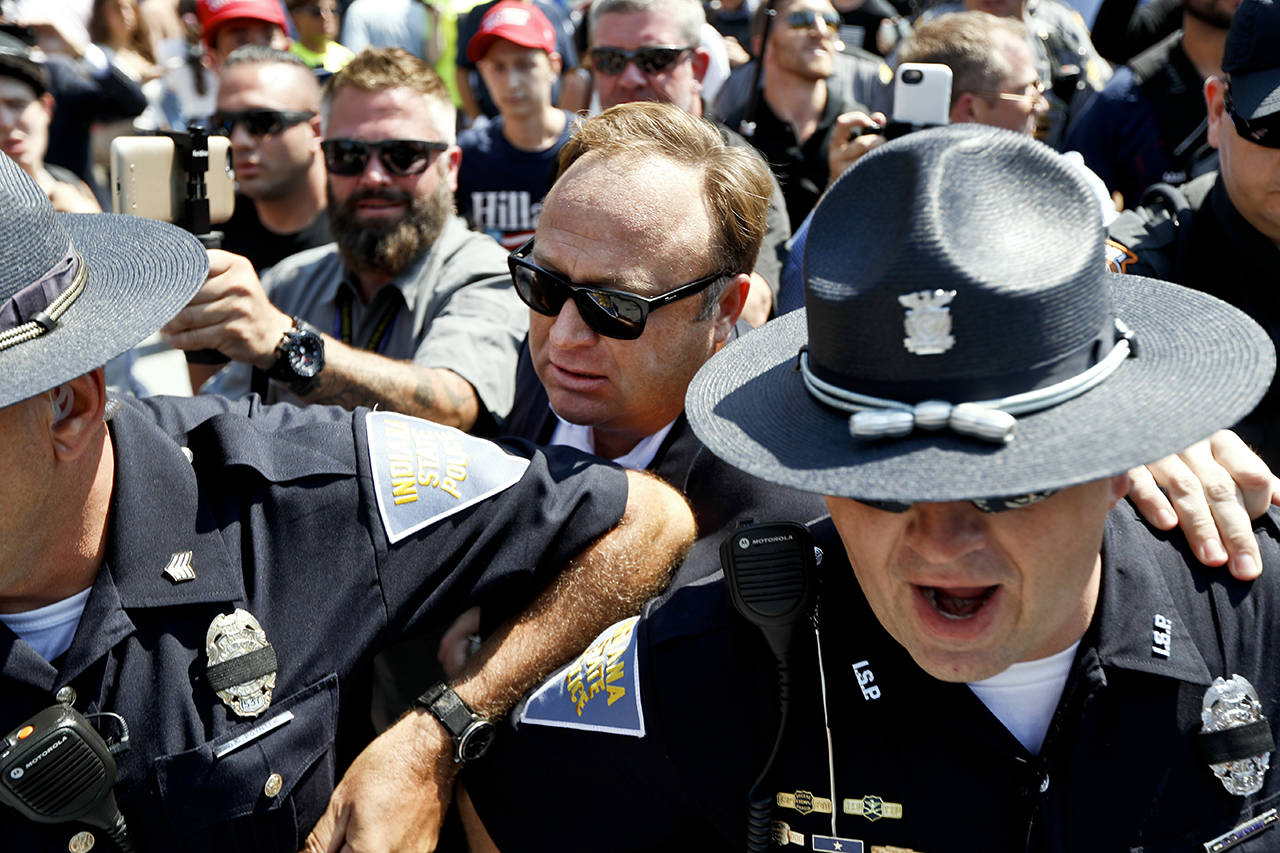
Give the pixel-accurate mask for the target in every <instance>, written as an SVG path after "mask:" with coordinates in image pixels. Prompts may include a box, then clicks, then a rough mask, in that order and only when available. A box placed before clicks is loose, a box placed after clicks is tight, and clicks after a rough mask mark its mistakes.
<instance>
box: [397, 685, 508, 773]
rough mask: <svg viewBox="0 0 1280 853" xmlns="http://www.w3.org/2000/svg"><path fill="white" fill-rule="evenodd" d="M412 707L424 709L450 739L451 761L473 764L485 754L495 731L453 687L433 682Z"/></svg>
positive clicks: (496, 731)
mask: <svg viewBox="0 0 1280 853" xmlns="http://www.w3.org/2000/svg"><path fill="white" fill-rule="evenodd" d="M413 704H414V705H415V706H416V707H418V708H425V709H426V710H428V711H430V712H431V715H432V716H433V717H435V718H436V719H437V720H439V721H440V725H442V726H444V728H445V731H447V732H448V733H449V734H450V735H452V736H453V760H454V761H456V762H458V763H459V764H464V763H466V762H468V761H474V760H475V759H477V758H479V757H480V756H482V755H484V754H485V751H486V750H488V749H489V744H491V743H493V738H494V736H495V735H496V734H497V733H498V730H497V729H496V728H495V727H494V725H493V723H492V722H491V721H489V720H486V719H485V718H484V717H481V716H480V715H479V714H477V713H476V712H475V711H472V710H471V708H470V707H468V706H467V703H466V702H463V701H462V697H460V696H459V695H458V694H457V693H454V692H453V688H451V687H450V686H449V685H447V684H445V683H444V682H443V681H437V682H436V683H435V684H433V685H431V686H430V687H428V688H427V692H426V693H423V694H422V695H421V696H419V697H418V698H417V699H415V700H414V702H413Z"/></svg>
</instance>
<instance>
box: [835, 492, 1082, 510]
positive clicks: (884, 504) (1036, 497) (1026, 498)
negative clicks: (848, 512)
mask: <svg viewBox="0 0 1280 853" xmlns="http://www.w3.org/2000/svg"><path fill="white" fill-rule="evenodd" d="M1057 493H1058V490H1057V489H1050V490H1049V491H1047V492H1032V493H1030V494H1027V495H1017V496H1015V497H1008V498H975V499H973V500H971V501H969V503H971V504H973V505H974V506H975V507H977V508H978V509H979V510H981V511H982V512H986V513H996V512H1007V511H1009V510H1011V509H1022V508H1023V507H1024V506H1031V505H1032V504H1038V503H1040V501H1043V500H1047V499H1048V498H1051V497H1053V496H1054V495H1056V494H1057ZM854 500H857V501H858V503H861V504H866V505H867V506H869V507H871V508H872V509H878V510H880V511H881V512H892V513H904V512H906V511H907V510H909V509H911V506H912V505H911V504H910V503H908V502H905V501H864V500H858V499H857V498H854Z"/></svg>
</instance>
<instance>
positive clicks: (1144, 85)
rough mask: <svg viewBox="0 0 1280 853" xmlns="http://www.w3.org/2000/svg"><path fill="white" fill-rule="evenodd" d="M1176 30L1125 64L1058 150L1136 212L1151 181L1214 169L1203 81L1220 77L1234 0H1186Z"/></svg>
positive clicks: (1170, 180) (1174, 181)
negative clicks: (1077, 156) (1078, 160)
mask: <svg viewBox="0 0 1280 853" xmlns="http://www.w3.org/2000/svg"><path fill="white" fill-rule="evenodd" d="M1181 6H1182V26H1181V28H1180V29H1179V30H1178V31H1177V32H1174V33H1172V34H1170V35H1169V36H1168V37H1166V38H1162V39H1161V40H1160V41H1159V43H1157V44H1155V45H1153V46H1152V47H1150V48H1148V49H1147V50H1144V51H1143V52H1142V53H1141V54H1139V55H1138V56H1135V57H1133V58H1132V59H1131V60H1129V64H1128V65H1126V66H1124V67H1123V68H1117V69H1116V73H1115V75H1114V76H1112V78H1111V80H1110V81H1108V83H1107V85H1106V86H1105V87H1103V89H1102V91H1101V92H1099V93H1098V94H1097V96H1096V97H1094V98H1093V99H1092V100H1091V101H1089V102H1088V104H1086V105H1085V107H1084V108H1083V109H1082V110H1081V111H1080V115H1079V116H1077V117H1076V119H1075V120H1074V121H1072V122H1071V126H1070V127H1068V128H1067V136H1066V141H1065V144H1064V147H1065V148H1066V149H1067V150H1068V151H1079V152H1080V153H1081V154H1082V155H1083V156H1084V159H1085V163H1087V164H1088V165H1089V168H1091V169H1093V170H1094V171H1095V172H1097V173H1098V175H1099V176H1100V177H1101V178H1102V179H1103V180H1104V181H1106V182H1107V186H1109V187H1111V188H1112V189H1113V190H1114V191H1115V192H1117V193H1119V194H1120V195H1121V197H1122V198H1123V199H1124V204H1125V207H1137V206H1138V205H1139V204H1141V202H1142V196H1143V193H1144V192H1145V191H1146V189H1147V187H1149V186H1151V185H1152V184H1158V183H1166V184H1181V183H1185V182H1186V181H1189V180H1191V179H1192V178H1195V177H1198V176H1200V175H1203V174H1205V173H1206V172H1210V171H1213V170H1214V169H1216V168H1217V166H1218V152H1217V151H1216V150H1215V149H1214V148H1213V146H1211V145H1210V144H1209V137H1208V122H1207V121H1206V111H1205V102H1204V81H1205V79H1206V78H1208V77H1212V76H1218V77H1220V76H1221V75H1222V52H1223V49H1224V48H1225V46H1226V42H1227V30H1228V28H1230V26H1231V18H1232V17H1233V16H1234V15H1235V11H1236V6H1237V2H1236V0H1187V2H1186V3H1183V4H1181Z"/></svg>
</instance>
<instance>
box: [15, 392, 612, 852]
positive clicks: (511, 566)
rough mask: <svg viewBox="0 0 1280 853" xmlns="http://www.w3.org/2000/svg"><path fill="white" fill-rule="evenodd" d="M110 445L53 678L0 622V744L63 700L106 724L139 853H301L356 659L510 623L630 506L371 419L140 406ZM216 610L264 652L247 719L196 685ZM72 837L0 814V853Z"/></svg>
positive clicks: (521, 465)
mask: <svg viewBox="0 0 1280 853" xmlns="http://www.w3.org/2000/svg"><path fill="white" fill-rule="evenodd" d="M110 430H111V434H112V439H113V446H114V451H115V458H116V480H115V489H114V493H113V495H112V502H111V510H110V521H109V530H108V541H107V548H106V555H105V560H104V563H103V566H102V568H101V570H100V571H99V573H98V576H97V579H96V581H95V583H94V585H93V587H92V590H91V592H90V595H89V599H88V602H87V604H86V607H85V610H84V613H83V616H82V617H81V620H80V624H79V627H78V630H77V632H76V635H75V638H74V640H73V641H72V644H71V647H70V648H69V649H68V650H67V651H66V653H65V654H64V655H62V656H61V657H60V658H59V659H58V660H57V661H56V663H57V666H56V667H55V666H54V665H51V664H50V663H48V662H46V661H45V660H44V659H42V658H40V657H39V656H38V655H37V654H36V653H35V652H34V651H33V650H32V649H31V648H30V647H29V646H27V644H26V643H24V642H22V641H20V640H19V639H17V637H15V635H14V634H13V633H12V632H10V631H9V629H8V628H6V627H4V626H0V696H2V697H3V700H4V701H3V703H2V704H0V731H3V732H7V731H9V730H10V729H13V728H15V727H16V726H18V724H20V723H21V722H22V721H23V720H25V719H26V718H28V717H29V716H31V715H32V714H34V713H36V712H37V711H39V710H41V709H43V708H45V707H48V706H50V705H52V704H53V703H54V701H55V698H54V697H55V694H57V693H58V692H59V691H60V690H61V689H62V688H64V687H68V686H69V687H71V688H72V690H74V693H75V696H76V699H75V702H74V705H75V708H76V709H77V710H79V711H81V712H82V713H94V712H98V711H110V712H114V713H117V714H120V715H121V716H123V717H124V719H125V720H126V721H127V723H128V725H129V729H130V733H131V743H132V746H131V748H130V749H129V750H128V751H127V752H126V753H124V754H123V755H122V756H120V757H119V758H118V759H117V761H118V764H119V779H118V781H117V783H116V786H115V794H116V798H117V800H118V802H119V805H120V808H121V810H122V812H123V813H124V816H125V818H126V820H127V822H128V827H129V830H130V834H131V837H132V839H133V841H134V843H135V845H136V847H137V848H138V850H139V851H142V853H151V851H174V850H181V851H183V853H199V851H219V853H224V851H228V850H235V851H272V853H294V851H297V850H298V849H299V848H300V847H301V846H302V841H303V839H304V838H305V836H306V833H307V832H308V831H309V830H310V829H311V827H312V826H313V825H314V823H315V821H316V820H317V819H318V818H319V817H320V815H321V814H322V813H323V810H324V808H325V805H326V803H327V801H328V799H329V795H330V793H331V792H332V790H333V786H334V781H335V778H337V777H338V776H340V774H341V772H342V770H343V769H345V766H346V765H347V764H348V763H349V762H350V760H351V759H352V758H353V757H354V756H355V754H357V752H358V751H359V749H360V748H361V747H362V746H363V744H364V743H366V742H367V740H368V739H369V738H370V737H371V735H372V732H371V731H370V729H369V717H368V708H369V704H368V703H369V675H368V671H367V670H368V663H369V661H370V659H371V657H372V655H373V653H374V651H376V650H377V648H378V647H379V646H381V645H384V644H385V643H386V642H387V641H389V640H391V639H394V638H395V637H397V636H398V635H400V634H401V632H402V631H408V630H413V629H414V628H415V627H418V626H423V627H431V625H432V621H433V620H435V627H437V628H438V627H439V625H440V624H441V623H442V622H443V621H444V620H448V619H450V618H452V617H453V616H454V615H455V614H456V613H458V612H459V611H460V610H462V609H464V608H466V607H468V606H470V605H472V604H481V605H482V606H483V607H484V608H485V609H486V610H487V611H492V612H493V613H495V614H496V615H500V614H504V613H506V614H510V613H513V612H515V611H516V610H518V609H519V607H520V606H522V605H523V604H524V603H526V602H527V601H528V600H530V599H531V598H532V596H533V595H534V594H536V591H537V590H538V589H540V588H541V587H542V586H543V585H544V584H545V582H546V581H547V580H548V579H549V578H550V577H551V576H552V575H553V574H554V572H555V571H557V570H558V569H560V568H562V567H563V566H564V565H565V564H566V563H567V562H568V560H569V559H570V558H571V557H572V556H573V555H574V554H576V553H577V552H578V551H579V550H581V549H582V548H583V547H585V546H587V545H588V544H590V543H591V542H592V541H594V540H595V539H596V538H597V537H598V536H599V535H600V534H602V533H603V532H605V531H606V530H608V529H609V528H610V527H612V526H613V525H614V524H615V523H616V522H617V521H618V519H619V518H620V517H621V514H622V512H623V509H624V506H625V500H626V494H627V488H626V480H625V474H624V472H622V470H621V469H618V468H615V467H612V466H607V465H591V464H587V463H586V459H587V457H585V456H584V455H583V454H579V453H577V452H574V451H571V450H567V449H551V450H547V451H535V450H534V449H533V448H532V446H530V445H528V444H525V443H521V442H514V441H513V442H507V443H504V444H503V445H501V446H499V445H497V444H493V443H490V442H486V441H482V440H480V439H476V438H473V437H471V436H467V435H465V434H464V433H461V432H458V431H455V430H452V429H449V428H447V427H442V426H439V425H437V424H433V423H430V422H427V421H421V420H418V419H416V418H410V417H406V416H402V415H397V414H393V413H385V412H377V413H374V412H369V411H367V410H357V411H356V412H355V413H352V412H346V411H342V410H340V409H336V408H335V409H330V408H327V407H315V406H312V407H307V408H302V409H300V408H295V407H292V406H272V407H263V406H261V405H260V404H259V403H258V402H257V399H256V398H250V399H247V400H243V401H227V400H221V399H219V398H213V397H199V398H195V399H182V400H165V399H162V398H155V399H152V400H148V401H143V402H134V401H126V402H124V403H123V405H122V407H121V409H120V411H119V412H118V413H117V414H116V415H115V417H114V418H113V419H112V420H111V422H110ZM188 457H189V458H188ZM235 610H243V611H247V612H248V613H249V614H250V615H252V616H253V617H254V618H255V619H256V620H257V622H258V623H259V624H260V626H261V629H262V631H263V633H265V639H266V641H267V642H269V643H270V645H271V647H272V648H273V649H274V652H275V656H276V666H275V669H276V671H275V684H274V688H273V690H272V696H271V700H270V704H269V706H268V707H267V708H266V709H265V710H264V711H262V712H261V713H260V714H258V715H257V716H246V715H244V714H242V713H240V712H239V711H238V710H237V709H236V708H235V707H233V705H232V703H231V702H229V701H224V698H223V697H222V696H220V695H219V694H217V693H216V692H215V691H214V690H213V689H212V686H211V684H210V682H209V679H208V677H207V675H206V667H207V665H208V663H209V656H208V654H207V652H206V642H207V640H208V639H209V638H208V636H207V635H208V632H209V629H210V626H211V624H212V623H213V621H214V620H215V618H217V617H219V616H220V615H225V614H231V613H233V611H235ZM424 687H425V685H424ZM233 692H234V691H233ZM65 695H66V694H65V692H64V696H65ZM242 707H243V706H242ZM86 829H90V828H88V827H85V826H82V825H78V824H64V825H54V826H50V825H43V824H35V823H31V822H28V821H27V820H26V819H25V818H23V817H21V816H20V815H19V814H18V812H16V811H14V810H11V809H9V808H6V807H4V806H2V805H0V838H3V839H4V841H3V842H2V843H0V847H3V849H5V850H15V851H17V850H21V851H24V853H44V852H45V851H60V853H61V851H66V850H67V849H69V847H68V845H69V843H70V839H71V838H72V837H73V836H74V835H75V834H76V833H78V832H80V831H83V830H86ZM90 831H94V830H92V829H90ZM97 834H98V835H99V836H102V835H104V833H101V832H100V831H98V832H97ZM98 840H99V842H100V846H101V847H102V848H103V849H110V846H111V845H110V843H109V841H108V839H106V838H102V837H100V838H99V839H98ZM71 849H75V848H74V847H73V848H71Z"/></svg>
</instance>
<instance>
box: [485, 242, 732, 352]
mask: <svg viewBox="0 0 1280 853" xmlns="http://www.w3.org/2000/svg"><path fill="white" fill-rule="evenodd" d="M532 252H533V241H532V240H530V241H529V242H527V243H525V244H524V245H523V246H521V247H520V248H519V249H516V250H515V251H514V252H512V253H511V254H510V255H508V256H507V266H508V267H510V269H511V280H512V282H514V283H515V286H516V293H518V294H519V295H520V298H521V299H522V300H523V301H524V304H525V305H528V306H529V307H530V308H532V309H533V310H534V311H537V312H538V313H539V314H542V315H544V316H547V317H554V316H556V315H557V314H559V313H560V309H561V308H563V307H564V303H565V300H567V299H569V298H570V297H572V298H573V304H574V305H576V306H577V308H578V313H579V314H581V315H582V320H583V322H584V323H586V324H587V325H588V326H589V327H590V328H591V330H592V331H594V332H595V333H596V334H599V335H604V336H605V337H606V338H617V339H618V340H623V341H633V340H635V339H636V338H638V337H640V335H641V334H643V333H644V323H645V320H646V319H648V317H649V312H651V311H655V310H657V309H658V308H661V307H662V306H663V305H670V304H671V303H672V302H676V301H678V300H681V299H684V298H685V297H686V296H692V295H694V294H695V293H698V292H700V291H703V290H706V289H707V287H709V286H710V285H712V284H714V283H715V282H717V281H719V280H720V279H722V278H726V277H727V275H728V274H726V273H714V274H712V275H709V276H704V277H703V278H700V279H697V280H696V281H691V282H689V283H688V284H682V285H680V286H679V287H676V288H675V289H673V290H668V291H667V292H666V293H664V294H662V295H661V296H654V297H652V298H649V297H645V296H637V295H636V294H634V293H626V292H625V291H621V290H609V289H607V288H602V287H588V286H586V285H582V284H574V283H573V282H572V281H570V280H569V279H567V278H565V277H564V276H562V275H560V274H559V273H554V272H552V271H551V270H547V269H543V268H542V267H540V266H538V265H537V264H535V263H534V262H533V261H531V260H529V255H530V254H532Z"/></svg>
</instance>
